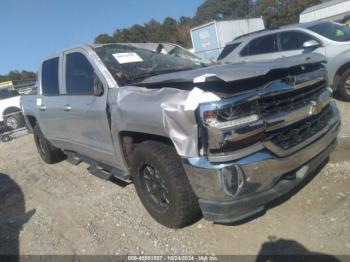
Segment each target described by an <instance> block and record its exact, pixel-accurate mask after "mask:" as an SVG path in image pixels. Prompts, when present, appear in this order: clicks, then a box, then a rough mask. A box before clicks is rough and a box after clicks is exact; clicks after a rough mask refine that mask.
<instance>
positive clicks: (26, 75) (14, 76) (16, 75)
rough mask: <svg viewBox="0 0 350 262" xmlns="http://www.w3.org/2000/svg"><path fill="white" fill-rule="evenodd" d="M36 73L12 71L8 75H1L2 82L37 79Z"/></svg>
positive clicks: (0, 80)
mask: <svg viewBox="0 0 350 262" xmlns="http://www.w3.org/2000/svg"><path fill="white" fill-rule="evenodd" d="M35 78H36V73H34V72H30V71H26V70H23V71H21V72H20V71H18V70H12V71H10V72H9V73H8V74H6V75H0V82H3V81H12V80H27V79H35Z"/></svg>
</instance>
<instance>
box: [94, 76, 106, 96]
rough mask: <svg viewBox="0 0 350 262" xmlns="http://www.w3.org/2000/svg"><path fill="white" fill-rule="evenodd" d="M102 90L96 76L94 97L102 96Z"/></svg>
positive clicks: (101, 85)
mask: <svg viewBox="0 0 350 262" xmlns="http://www.w3.org/2000/svg"><path fill="white" fill-rule="evenodd" d="M103 94H104V88H103V84H102V82H101V80H100V79H99V78H98V76H97V75H95V76H94V96H103Z"/></svg>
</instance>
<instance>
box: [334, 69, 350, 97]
mask: <svg viewBox="0 0 350 262" xmlns="http://www.w3.org/2000/svg"><path fill="white" fill-rule="evenodd" d="M337 92H338V94H339V95H340V97H341V98H343V99H344V100H346V101H350V68H349V69H348V70H346V71H345V72H344V73H343V74H342V76H341V78H340V80H339V85H338V90H337Z"/></svg>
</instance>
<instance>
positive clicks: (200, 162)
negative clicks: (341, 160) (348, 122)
mask: <svg viewBox="0 0 350 262" xmlns="http://www.w3.org/2000/svg"><path fill="white" fill-rule="evenodd" d="M332 110H333V118H332V120H331V121H330V122H329V123H328V125H327V127H325V128H324V130H322V131H321V132H319V133H317V134H316V135H315V136H314V137H313V139H308V140H307V141H304V143H303V147H301V146H299V148H298V149H299V151H297V152H294V153H293V154H291V155H289V156H286V157H278V156H276V155H275V154H274V153H272V152H271V151H270V150H269V147H268V146H265V147H264V149H262V150H261V151H259V152H256V153H253V154H251V155H249V156H247V157H244V158H241V159H239V160H235V161H232V162H224V161H223V163H211V162H209V161H208V159H207V158H206V157H199V158H187V159H183V163H184V168H185V171H186V173H187V175H188V178H189V181H190V183H191V185H192V188H193V190H194V192H195V193H196V195H197V196H198V198H199V199H200V203H201V201H202V202H203V201H204V202H205V201H214V202H215V201H217V202H224V203H225V202H226V203H230V202H231V201H240V200H244V199H245V198H247V197H249V196H251V195H256V194H257V193H264V192H267V191H268V190H271V189H273V188H274V186H275V185H276V183H278V182H279V181H281V179H283V177H284V176H288V175H290V176H293V174H294V176H295V174H296V173H297V172H298V171H299V172H301V171H300V170H303V169H308V166H307V165H306V163H308V162H310V161H311V160H312V159H315V158H317V156H319V155H322V156H323V158H326V157H328V155H329V154H330V152H331V151H332V150H333V149H334V147H335V143H336V139H337V135H338V133H339V129H340V115H339V111H338V109H337V107H336V106H335V104H334V103H333V102H332ZM332 145H333V146H332ZM315 165H316V166H317V165H321V162H319V163H318V162H317V161H316V162H315V161H314V162H313V166H315ZM304 171H305V172H302V173H303V174H304V175H305V174H308V172H307V170H304ZM228 173H229V174H231V175H235V176H237V181H238V183H237V191H236V192H235V193H234V194H232V193H230V192H231V191H230V188H228V187H229V185H228V184H227V181H226V180H225V177H227V174H228ZM288 179H290V177H288ZM291 183H292V182H291ZM203 213H205V212H203Z"/></svg>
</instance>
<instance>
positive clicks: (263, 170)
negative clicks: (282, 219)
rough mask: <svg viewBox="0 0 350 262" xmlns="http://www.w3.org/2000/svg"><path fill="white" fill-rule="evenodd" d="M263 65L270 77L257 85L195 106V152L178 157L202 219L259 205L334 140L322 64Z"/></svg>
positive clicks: (229, 216)
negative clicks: (269, 69)
mask: <svg viewBox="0 0 350 262" xmlns="http://www.w3.org/2000/svg"><path fill="white" fill-rule="evenodd" d="M290 72H293V73H292V74H291V73H290ZM271 73H272V74H274V76H275V77H276V79H275V80H273V81H271V82H269V83H267V84H266V85H264V86H263V87H262V88H261V87H260V88H255V89H253V88H252V89H250V90H249V92H244V93H242V94H240V95H236V96H233V97H228V98H223V99H222V100H220V101H215V102H209V103H202V104H200V105H199V108H198V109H197V111H196V114H197V120H198V123H199V143H198V146H199V154H200V156H199V157H197V158H187V159H184V166H185V170H186V172H187V174H188V175H189V179H190V182H191V184H192V186H193V188H194V190H195V192H196V194H197V196H198V197H199V199H200V200H199V201H200V205H201V208H202V211H203V214H204V216H205V217H206V218H207V219H209V220H215V221H218V222H224V223H228V222H234V221H237V220H241V219H242V218H245V217H247V216H250V215H252V214H253V213H257V212H260V211H262V210H263V209H264V206H265V204H266V203H267V202H270V201H271V200H273V199H275V198H277V197H278V196H280V195H283V194H285V193H286V192H288V191H290V190H291V189H292V188H294V187H296V186H297V185H298V184H300V183H301V182H302V181H303V180H304V178H305V177H306V176H307V175H308V174H310V173H311V172H313V171H314V170H315V169H316V168H317V167H319V166H320V164H321V163H322V162H323V161H324V160H325V159H326V158H327V157H328V155H329V154H330V152H331V151H332V150H333V149H334V147H335V145H336V138H337V134H338V132H339V128H340V116H339V112H338V110H337V107H336V105H335V103H334V101H331V96H332V90H331V89H330V88H329V87H328V82H327V77H326V75H327V72H326V70H325V69H324V67H323V65H322V64H321V63H319V62H316V63H307V64H302V65H298V66H293V67H291V68H288V70H279V72H278V74H276V72H270V74H271Z"/></svg>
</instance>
